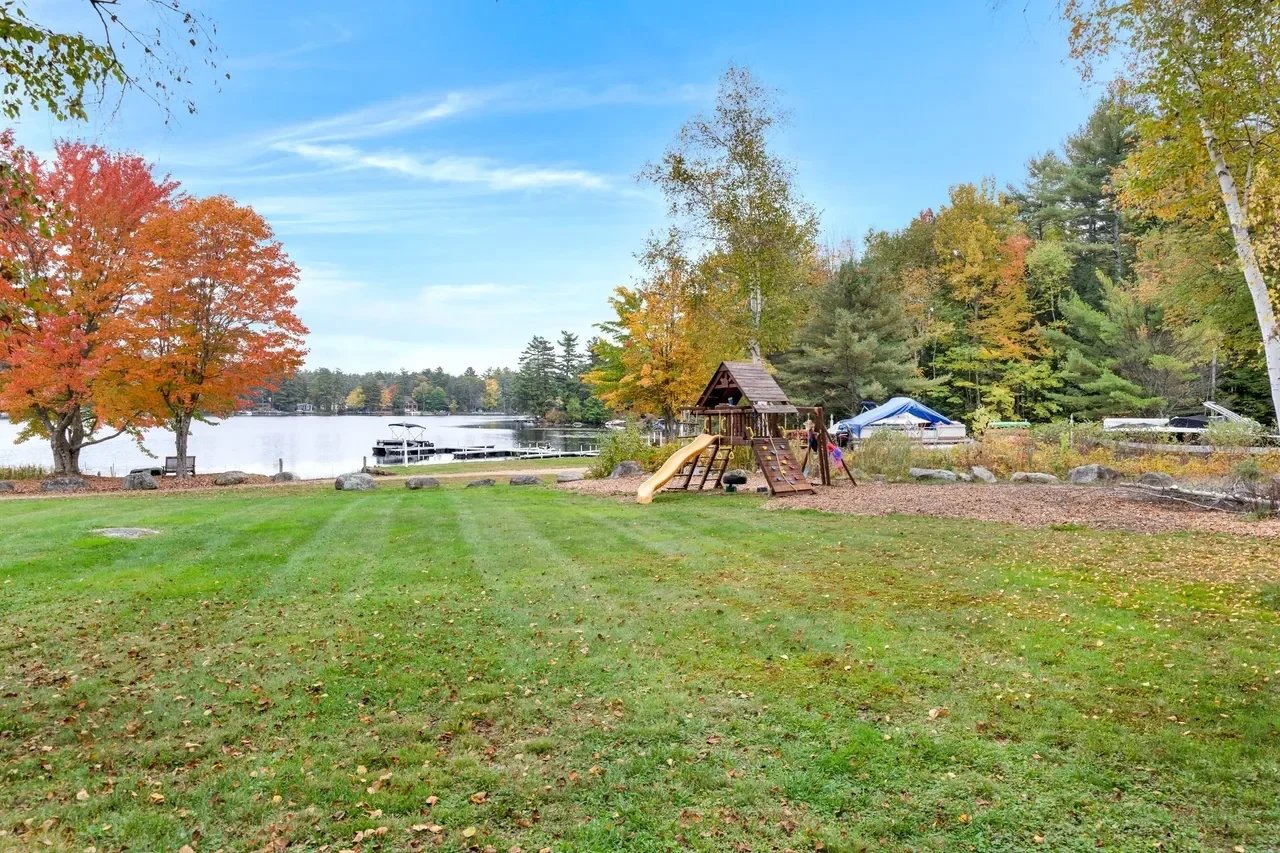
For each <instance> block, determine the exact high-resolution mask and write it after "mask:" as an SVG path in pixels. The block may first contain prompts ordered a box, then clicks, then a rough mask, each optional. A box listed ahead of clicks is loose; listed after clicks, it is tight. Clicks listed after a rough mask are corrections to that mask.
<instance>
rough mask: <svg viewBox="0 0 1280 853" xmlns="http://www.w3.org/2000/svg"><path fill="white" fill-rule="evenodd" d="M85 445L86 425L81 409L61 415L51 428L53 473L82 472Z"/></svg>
mask: <svg viewBox="0 0 1280 853" xmlns="http://www.w3.org/2000/svg"><path fill="white" fill-rule="evenodd" d="M83 445H84V426H83V424H82V422H81V419H80V410H79V409H78V408H77V409H76V410H75V411H74V412H72V413H71V414H69V415H67V414H64V415H61V416H59V418H58V419H57V420H56V421H54V422H53V427H52V429H50V430H49V449H50V450H52V451H53V473H54V474H57V475H59V476H71V475H78V474H79V473H80V451H81V449H82V447H83Z"/></svg>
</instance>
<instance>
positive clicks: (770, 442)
mask: <svg viewBox="0 0 1280 853" xmlns="http://www.w3.org/2000/svg"><path fill="white" fill-rule="evenodd" d="M751 447H752V448H753V449H754V450H755V452H756V461H757V462H758V463H759V465H760V471H761V472H762V473H763V474H764V478H765V482H767V483H768V484H769V492H770V494H775V495H797V494H805V493H809V494H812V493H813V486H810V485H809V479H808V478H807V477H805V475H804V471H803V469H801V467H800V464H799V463H798V462H796V457H795V455H794V454H793V453H792V452H791V444H790V443H789V442H788V441H787V440H786V439H785V438H755V439H752V440H751Z"/></svg>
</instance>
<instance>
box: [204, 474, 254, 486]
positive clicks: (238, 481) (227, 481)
mask: <svg viewBox="0 0 1280 853" xmlns="http://www.w3.org/2000/svg"><path fill="white" fill-rule="evenodd" d="M247 482H249V475H248V474H246V473H245V472H244V471H223V472H222V473H221V474H219V475H218V476H216V477H214V478H213V484H214V485H215V486H242V485H244V484H245V483H247Z"/></svg>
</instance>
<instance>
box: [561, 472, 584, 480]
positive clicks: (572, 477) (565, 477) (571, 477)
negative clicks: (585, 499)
mask: <svg viewBox="0 0 1280 853" xmlns="http://www.w3.org/2000/svg"><path fill="white" fill-rule="evenodd" d="M581 479H582V475H581V474H570V473H568V472H565V473H563V474H556V482H557V483H576V482H578V481H579V480H581Z"/></svg>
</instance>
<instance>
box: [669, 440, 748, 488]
mask: <svg viewBox="0 0 1280 853" xmlns="http://www.w3.org/2000/svg"><path fill="white" fill-rule="evenodd" d="M732 453H733V447H732V446H731V445H730V444H728V443H726V442H720V441H717V442H716V443H715V444H711V445H708V447H707V449H706V450H704V451H703V452H702V453H700V454H699V455H698V456H697V457H696V458H695V459H693V461H691V462H690V463H689V464H688V465H686V466H685V468H684V469H683V470H682V471H681V472H680V473H679V474H677V475H676V477H675V479H673V480H672V481H671V485H669V486H668V487H667V488H668V489H670V490H672V491H685V490H692V491H702V489H703V487H704V486H706V484H707V480H708V479H710V477H711V472H712V471H713V470H715V468H716V466H717V464H718V465H719V467H720V470H719V471H718V472H717V473H716V480H715V483H714V484H713V485H712V488H719V487H720V481H721V480H722V479H723V478H724V472H725V469H726V468H728V467H729V456H730V455H731V454H732ZM699 474H701V475H702V476H701V478H700V479H699V480H698V485H697V486H694V485H693V480H694V477H697V476H698V475H699ZM682 478H683V479H682Z"/></svg>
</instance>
